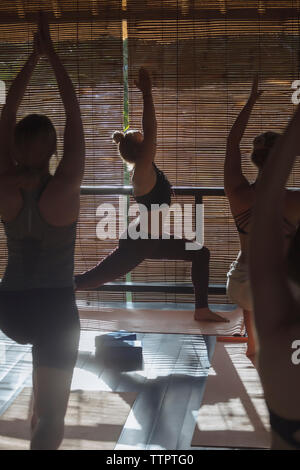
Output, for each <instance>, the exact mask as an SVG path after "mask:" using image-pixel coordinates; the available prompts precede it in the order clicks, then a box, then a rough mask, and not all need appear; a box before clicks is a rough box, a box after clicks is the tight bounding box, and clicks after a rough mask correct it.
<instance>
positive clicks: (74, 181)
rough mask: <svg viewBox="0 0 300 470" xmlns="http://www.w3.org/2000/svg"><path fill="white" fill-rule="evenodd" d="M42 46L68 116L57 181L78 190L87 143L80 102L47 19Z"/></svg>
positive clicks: (56, 176)
mask: <svg viewBox="0 0 300 470" xmlns="http://www.w3.org/2000/svg"><path fill="white" fill-rule="evenodd" d="M40 36H41V42H42V47H43V50H44V52H45V53H46V55H47V56H48V59H49V61H50V64H51V66H52V68H53V70H54V74H55V77H56V80H57V84H58V88H59V92H60V96H61V99H62V101H63V104H64V108H65V113H66V125H65V132H64V154H63V158H62V160H61V162H60V164H59V166H58V168H57V170H56V173H55V178H56V179H61V178H62V179H63V180H64V181H65V182H66V183H69V184H70V185H71V187H72V188H74V189H75V190H78V189H79V188H80V184H81V181H82V178H83V173H84V160H85V144H84V132H83V125H82V120H81V113H80V107H79V103H78V100H77V97H76V93H75V89H74V86H73V83H72V81H71V80H70V78H69V76H68V74H67V72H66V70H65V68H64V66H63V65H62V63H61V61H60V59H59V57H58V55H57V54H56V52H55V50H54V47H53V44H52V41H51V38H50V33H49V26H48V23H47V21H46V19H45V17H44V16H42V17H41V20H40Z"/></svg>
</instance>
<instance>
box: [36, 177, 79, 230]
mask: <svg viewBox="0 0 300 470" xmlns="http://www.w3.org/2000/svg"><path fill="white" fill-rule="evenodd" d="M39 208H40V211H41V214H42V215H43V217H44V218H45V220H46V221H47V222H48V223H49V224H51V225H57V226H65V225H69V224H71V223H73V222H75V221H76V220H77V218H78V215H79V208H80V187H78V186H76V185H74V184H72V183H68V182H67V181H66V180H65V178H55V177H53V178H52V179H51V180H50V182H49V183H48V184H47V187H46V188H45V190H44V191H43V194H42V196H41V198H40V201H39Z"/></svg>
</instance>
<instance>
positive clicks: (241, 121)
mask: <svg viewBox="0 0 300 470" xmlns="http://www.w3.org/2000/svg"><path fill="white" fill-rule="evenodd" d="M261 94H262V92H261V91H258V77H257V76H256V77H255V78H254V80H253V85H252V90H251V94H250V97H249V99H248V101H247V103H246V104H245V106H244V108H243V109H242V111H241V112H240V114H239V115H238V117H237V119H236V120H235V122H234V124H233V126H232V128H231V131H230V133H229V135H228V138H227V147H226V157H225V165H224V189H225V192H226V194H227V195H229V194H232V193H234V192H235V191H236V189H239V188H240V187H241V185H243V184H245V183H246V184H248V181H247V180H246V178H245V177H244V175H243V173H242V165H241V152H240V142H241V140H242V137H243V135H244V132H245V130H246V127H247V124H248V121H249V118H250V114H251V111H252V109H253V106H254V105H255V103H256V101H257V99H258V98H259V97H260V95H261Z"/></svg>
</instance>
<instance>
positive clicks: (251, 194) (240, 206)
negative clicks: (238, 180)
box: [226, 180, 255, 216]
mask: <svg viewBox="0 0 300 470" xmlns="http://www.w3.org/2000/svg"><path fill="white" fill-rule="evenodd" d="M226 196H227V198H228V200H229V204H230V209H231V212H232V215H233V216H236V215H238V214H240V213H241V212H243V211H245V210H247V209H249V208H250V207H252V206H253V204H254V201H255V191H254V188H253V187H252V186H251V185H250V183H249V182H248V181H247V180H245V182H243V183H242V184H240V185H239V186H237V187H236V188H235V189H234V190H232V191H226Z"/></svg>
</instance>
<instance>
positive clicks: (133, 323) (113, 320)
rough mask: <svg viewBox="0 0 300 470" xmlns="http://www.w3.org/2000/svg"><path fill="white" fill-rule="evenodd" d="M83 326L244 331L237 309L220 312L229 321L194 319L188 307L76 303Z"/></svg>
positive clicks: (205, 332)
mask: <svg viewBox="0 0 300 470" xmlns="http://www.w3.org/2000/svg"><path fill="white" fill-rule="evenodd" d="M79 315H80V318H81V326H82V328H83V329H99V330H103V331H121V330H125V331H131V332H133V331H134V332H139V333H169V334H187V335H195V334H196V335H212V336H233V335H242V334H244V320H243V316H242V311H241V310H238V309H237V310H234V311H232V312H221V315H223V316H224V317H226V318H228V319H229V320H230V322H229V323H225V322H224V323H218V322H200V321H196V320H194V312H193V311H192V310H177V309H176V310H165V309H163V310H154V309H153V310H150V309H137V308H134V309H126V308H108V307H101V309H98V308H96V307H80V308H79Z"/></svg>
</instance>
